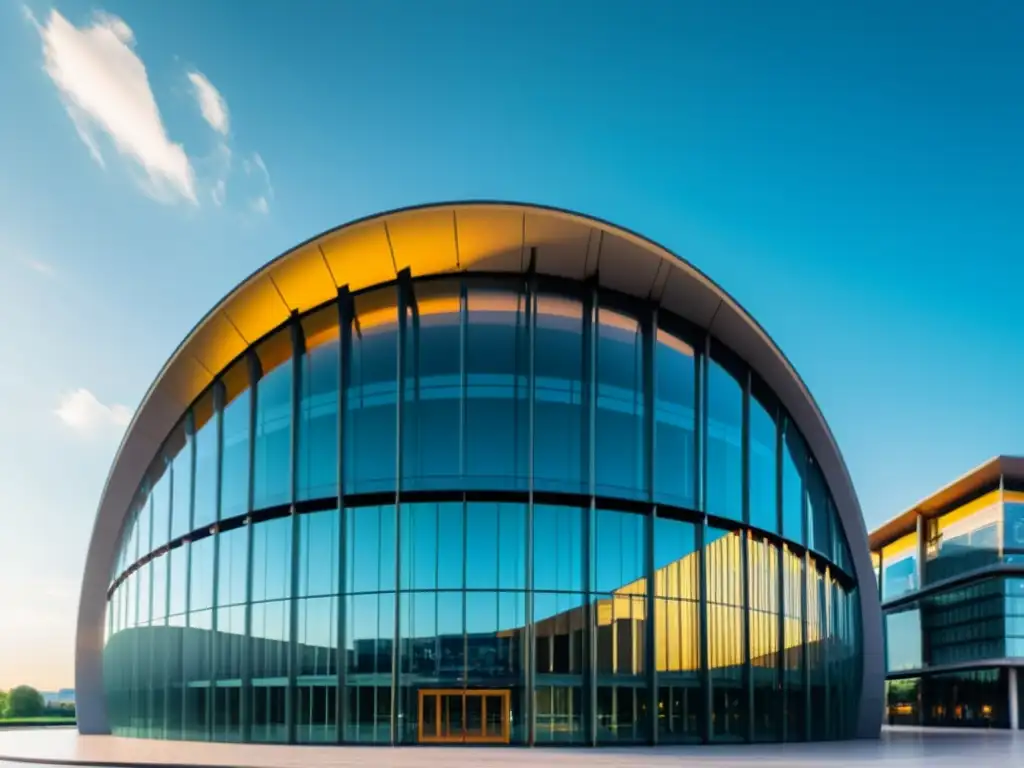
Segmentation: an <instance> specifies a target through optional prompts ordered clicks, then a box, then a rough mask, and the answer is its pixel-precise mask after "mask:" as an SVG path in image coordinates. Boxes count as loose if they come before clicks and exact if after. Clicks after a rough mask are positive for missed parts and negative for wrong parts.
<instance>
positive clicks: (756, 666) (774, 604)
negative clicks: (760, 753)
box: [747, 534, 784, 741]
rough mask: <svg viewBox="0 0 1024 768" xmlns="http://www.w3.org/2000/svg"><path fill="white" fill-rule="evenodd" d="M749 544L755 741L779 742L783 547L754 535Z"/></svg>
mask: <svg viewBox="0 0 1024 768" xmlns="http://www.w3.org/2000/svg"><path fill="white" fill-rule="evenodd" d="M747 547H748V548H747V558H748V559H747V566H748V594H749V596H750V644H749V648H750V666H751V685H752V686H753V700H754V711H753V712H752V713H751V718H752V720H753V726H754V728H753V730H754V740H755V741H778V739H779V737H780V735H781V734H780V730H781V726H782V717H781V713H782V711H783V706H784V700H783V698H782V695H781V691H780V683H781V680H782V678H781V673H782V670H781V669H780V668H779V550H778V548H777V547H776V545H775V544H774V543H772V542H771V541H769V540H768V539H764V538H761V537H759V536H756V535H753V534H751V535H750V537H749V539H748V541H747Z"/></svg>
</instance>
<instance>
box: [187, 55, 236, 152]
mask: <svg viewBox="0 0 1024 768" xmlns="http://www.w3.org/2000/svg"><path fill="white" fill-rule="evenodd" d="M188 79H189V81H190V82H191V83H192V87H193V88H194V89H195V97H196V101H197V102H199V111H200V112H202V113H203V119H204V120H206V122H208V123H209V124H210V127H211V128H213V130H215V131H216V132H217V133H219V134H220V135H221V136H227V135H228V104H227V102H226V101H224V97H223V96H221V95H220V91H218V90H217V89H216V88H214V87H213V83H211V82H210V81H209V80H208V79H207V78H206V75H204V74H203V73H202V72H198V71H193V72H189V73H188Z"/></svg>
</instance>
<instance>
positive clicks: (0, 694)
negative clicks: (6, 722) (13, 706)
mask: <svg viewBox="0 0 1024 768" xmlns="http://www.w3.org/2000/svg"><path fill="white" fill-rule="evenodd" d="M6 716H7V691H0V717H6Z"/></svg>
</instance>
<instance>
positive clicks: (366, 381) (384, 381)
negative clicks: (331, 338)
mask: <svg viewBox="0 0 1024 768" xmlns="http://www.w3.org/2000/svg"><path fill="white" fill-rule="evenodd" d="M355 304H356V307H355V310H356V318H355V324H354V326H353V329H352V349H351V357H350V365H349V373H348V377H349V378H348V389H347V392H346V393H345V422H344V423H345V434H344V442H345V459H344V467H345V492H346V493H365V492H369V491H384V490H393V489H394V488H395V443H396V441H395V428H396V425H397V423H398V422H397V410H396V407H395V406H396V403H397V397H398V385H397V381H396V376H397V371H398V368H397V366H398V309H397V307H396V306H395V294H394V292H393V291H387V292H378V293H375V294H369V295H363V296H359V297H357V298H356V303H355Z"/></svg>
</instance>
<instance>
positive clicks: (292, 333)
mask: <svg viewBox="0 0 1024 768" xmlns="http://www.w3.org/2000/svg"><path fill="white" fill-rule="evenodd" d="M288 335H289V341H290V342H291V350H292V356H291V363H292V389H291V398H290V403H289V406H290V409H291V429H290V434H289V436H288V438H289V439H288V442H289V460H288V500H289V504H290V505H291V508H290V509H289V514H290V515H291V520H290V522H291V531H292V541H291V545H292V546H291V555H290V556H291V566H292V567H291V573H290V578H289V582H290V586H289V589H288V657H287V672H288V683H287V687H286V689H285V699H284V715H285V729H286V733H287V736H286V738H287V740H288V743H289V744H294V743H295V742H296V739H297V733H298V722H297V717H296V713H297V710H298V706H297V702H296V698H297V697H298V689H297V687H296V682H295V681H296V678H297V677H298V641H297V640H296V637H297V636H298V630H299V555H300V552H301V547H300V543H301V542H300V537H301V534H302V527H301V525H300V523H301V521H300V520H299V514H298V510H297V509H296V507H295V502H296V501H297V500H298V496H299V493H298V491H299V483H298V478H299V473H298V471H297V469H298V463H299V429H300V425H299V418H300V416H301V413H300V410H301V408H300V405H301V400H302V359H303V352H304V351H305V340H304V339H303V337H302V325H301V324H300V323H299V318H298V315H297V314H296V313H295V312H293V313H292V318H291V322H290V324H289V326H288Z"/></svg>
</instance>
